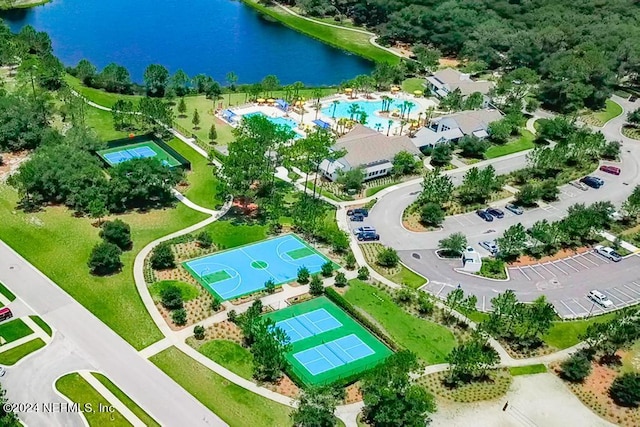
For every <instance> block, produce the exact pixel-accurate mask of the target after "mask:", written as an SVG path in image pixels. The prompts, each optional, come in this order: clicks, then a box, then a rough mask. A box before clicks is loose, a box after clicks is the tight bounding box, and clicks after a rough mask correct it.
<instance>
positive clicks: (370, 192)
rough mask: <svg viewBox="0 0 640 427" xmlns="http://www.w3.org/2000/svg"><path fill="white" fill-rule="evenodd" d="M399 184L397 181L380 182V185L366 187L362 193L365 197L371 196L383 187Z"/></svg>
mask: <svg viewBox="0 0 640 427" xmlns="http://www.w3.org/2000/svg"><path fill="white" fill-rule="evenodd" d="M396 184H399V182H393V181H392V182H387V183H386V184H382V185H378V186H377V187H371V188H367V189H366V190H365V192H364V195H365V196H366V197H370V196H373V195H375V194H377V193H379V192H380V191H382V190H384V189H385V188H389V187H391V186H392V185H396Z"/></svg>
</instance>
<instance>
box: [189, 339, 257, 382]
mask: <svg viewBox="0 0 640 427" xmlns="http://www.w3.org/2000/svg"><path fill="white" fill-rule="evenodd" d="M198 351H199V352H200V353H202V354H204V355H205V356H207V357H208V358H209V359H211V360H213V361H214V362H216V363H218V364H220V365H222V366H224V367H225V368H227V369H228V370H230V371H231V372H233V373H235V374H238V375H240V376H241V377H242V378H246V379H248V380H250V379H251V378H252V377H253V355H252V354H251V352H250V351H249V350H248V349H246V348H244V347H242V346H241V345H239V344H237V343H235V342H233V341H228V340H211V341H209V342H206V343H204V344H202V345H201V346H200V348H198Z"/></svg>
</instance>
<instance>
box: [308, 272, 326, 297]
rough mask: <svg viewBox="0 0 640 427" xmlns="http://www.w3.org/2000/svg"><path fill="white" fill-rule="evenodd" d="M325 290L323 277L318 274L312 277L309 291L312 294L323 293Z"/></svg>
mask: <svg viewBox="0 0 640 427" xmlns="http://www.w3.org/2000/svg"><path fill="white" fill-rule="evenodd" d="M323 292H324V286H322V279H320V276H319V275H317V274H314V275H313V276H312V277H311V283H310V284H309V293H310V294H311V295H316V296H317V295H322V293H323Z"/></svg>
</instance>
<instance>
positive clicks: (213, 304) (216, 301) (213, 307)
mask: <svg viewBox="0 0 640 427" xmlns="http://www.w3.org/2000/svg"><path fill="white" fill-rule="evenodd" d="M220 307H222V302H220V300H219V299H218V297H213V298H212V299H211V311H213V312H217V311H218V310H220ZM231 311H233V310H231ZM231 311H230V312H229V314H231ZM228 319H229V321H232V320H231V317H228Z"/></svg>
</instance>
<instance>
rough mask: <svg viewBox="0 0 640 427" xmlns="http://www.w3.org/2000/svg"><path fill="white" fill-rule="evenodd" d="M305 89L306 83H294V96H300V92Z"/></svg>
mask: <svg viewBox="0 0 640 427" xmlns="http://www.w3.org/2000/svg"><path fill="white" fill-rule="evenodd" d="M301 89H304V83H302V82H295V83H293V95H294V96H296V97H297V96H298V95H299V94H300V90H301Z"/></svg>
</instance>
